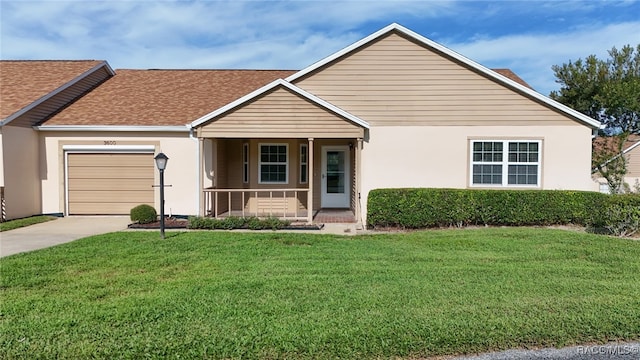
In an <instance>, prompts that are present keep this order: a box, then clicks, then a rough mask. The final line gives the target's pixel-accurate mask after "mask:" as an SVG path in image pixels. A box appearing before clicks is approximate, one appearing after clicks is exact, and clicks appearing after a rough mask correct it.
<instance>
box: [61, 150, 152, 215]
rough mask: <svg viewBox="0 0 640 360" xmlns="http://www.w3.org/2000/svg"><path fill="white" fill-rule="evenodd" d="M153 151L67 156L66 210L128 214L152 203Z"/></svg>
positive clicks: (73, 212)
mask: <svg viewBox="0 0 640 360" xmlns="http://www.w3.org/2000/svg"><path fill="white" fill-rule="evenodd" d="M154 174H155V165H154V161H153V154H152V153H147V154H139V153H138V154H126V153H117V154H105V153H100V154H80V153H70V154H68V156H67V179H68V183H67V197H68V199H67V201H68V206H69V209H68V212H69V214H72V215H73V214H77V215H90V214H95V215H100V214H129V212H130V210H131V208H133V207H135V206H137V205H140V204H149V205H151V206H153V204H154V194H155V190H154V188H153V187H152V186H153V185H154Z"/></svg>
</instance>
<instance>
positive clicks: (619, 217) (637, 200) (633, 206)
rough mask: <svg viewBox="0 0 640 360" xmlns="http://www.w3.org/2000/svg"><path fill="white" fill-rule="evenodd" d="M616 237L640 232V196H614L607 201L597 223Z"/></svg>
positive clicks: (596, 224)
mask: <svg viewBox="0 0 640 360" xmlns="http://www.w3.org/2000/svg"><path fill="white" fill-rule="evenodd" d="M594 226H597V227H604V228H605V229H607V231H608V232H609V233H610V234H612V235H616V236H631V235H634V234H636V233H639V232H640V194H621V195H614V196H611V197H610V198H609V199H607V203H606V207H605V208H604V211H602V212H601V217H600V218H599V219H598V223H595V224H594Z"/></svg>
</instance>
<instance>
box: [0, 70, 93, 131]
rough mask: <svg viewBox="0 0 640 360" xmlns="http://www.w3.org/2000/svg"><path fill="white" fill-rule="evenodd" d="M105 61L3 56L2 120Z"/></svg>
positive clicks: (1, 78)
mask: <svg viewBox="0 0 640 360" xmlns="http://www.w3.org/2000/svg"><path fill="white" fill-rule="evenodd" d="M100 63H102V61H96V60H81V61H68V60H64V61H57V60H44V61H42V60H1V61H0V120H1V119H6V118H7V117H9V116H11V115H12V114H14V113H16V112H18V111H20V110H21V109H23V108H24V107H26V106H28V105H29V104H31V103H33V102H34V101H36V100H38V99H40V98H41V97H43V96H45V95H47V94H49V93H50V92H52V91H54V90H56V89H58V88H59V87H61V86H63V85H64V84H66V83H68V82H69V81H71V80H73V79H75V78H76V77H78V76H79V75H81V74H82V73H84V72H86V71H88V70H90V69H91V68H93V67H95V66H96V65H98V64H100Z"/></svg>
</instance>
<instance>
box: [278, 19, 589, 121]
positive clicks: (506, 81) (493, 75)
mask: <svg viewBox="0 0 640 360" xmlns="http://www.w3.org/2000/svg"><path fill="white" fill-rule="evenodd" d="M393 30H396V31H399V32H400V33H402V34H404V35H406V36H408V37H410V38H412V39H414V40H416V41H418V42H420V43H422V44H423V45H425V46H427V47H431V48H433V49H435V50H437V51H439V52H441V53H444V54H446V55H448V56H450V57H452V58H454V59H456V60H458V61H460V62H462V63H463V64H466V65H468V66H470V67H471V68H473V69H475V70H477V71H478V72H480V73H482V74H483V75H485V76H487V77H489V78H492V79H494V80H497V81H498V82H500V83H503V84H505V85H508V86H510V87H512V88H516V89H517V90H518V91H521V92H523V93H525V94H527V95H528V96H530V97H532V98H534V99H536V100H538V101H541V102H543V103H545V104H547V105H549V106H551V107H553V108H555V109H557V110H559V111H561V112H563V113H565V114H567V115H569V116H570V117H572V118H574V119H576V120H578V121H579V122H581V123H583V124H584V125H587V126H589V127H591V128H594V129H597V128H599V127H600V122H599V121H597V120H595V119H592V118H590V117H588V116H586V115H584V114H582V113H580V112H578V111H576V110H574V109H572V108H570V107H568V106H566V105H563V104H561V103H559V102H557V101H555V100H553V99H550V98H548V97H546V96H544V95H542V94H540V93H538V92H536V91H535V90H532V89H529V88H528V87H526V86H524V85H521V84H518V83H517V82H515V81H513V80H511V79H509V78H508V77H506V76H503V75H500V74H498V73H497V72H495V71H493V70H491V69H489V68H487V67H485V66H483V65H481V64H479V63H477V62H475V61H473V60H471V59H469V58H467V57H466V56H464V55H461V54H459V53H457V52H455V51H453V50H451V49H449V48H447V47H445V46H443V45H441V44H438V43H437V42H435V41H433V40H430V39H428V38H426V37H424V36H422V35H420V34H418V33H416V32H413V31H411V30H409V29H407V28H405V27H404V26H402V25H399V24H397V23H393V24H390V25H388V26H386V27H384V28H383V29H380V30H378V31H376V32H375V33H373V34H371V35H369V36H367V37H365V38H364V39H362V40H360V41H358V42H355V43H353V44H352V45H350V46H348V47H346V48H344V49H342V50H340V51H338V52H336V53H334V54H333V55H330V56H328V57H326V58H324V59H322V60H320V61H318V62H315V63H313V64H312V65H310V66H308V67H306V68H304V69H302V70H300V71H298V72H297V73H295V74H293V75H291V76H289V77H287V78H285V80H286V81H289V82H292V81H295V80H296V79H299V78H300V77H303V76H305V75H307V74H309V73H311V72H313V71H315V70H316V69H318V68H320V67H322V66H324V65H326V64H328V63H330V62H332V61H334V60H336V59H338V58H340V57H342V56H344V55H346V54H348V53H350V52H352V51H355V50H357V49H359V48H361V47H363V46H365V45H366V44H368V43H370V42H372V41H374V40H376V39H378V38H380V37H382V36H384V35H386V34H387V33H389V32H391V31H393Z"/></svg>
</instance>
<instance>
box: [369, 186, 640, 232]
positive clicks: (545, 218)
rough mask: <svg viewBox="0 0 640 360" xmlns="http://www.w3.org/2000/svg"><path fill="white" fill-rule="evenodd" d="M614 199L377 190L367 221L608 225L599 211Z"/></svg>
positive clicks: (412, 225) (552, 193)
mask: <svg viewBox="0 0 640 360" xmlns="http://www.w3.org/2000/svg"><path fill="white" fill-rule="evenodd" d="M614 198H615V196H611V195H607V194H601V193H597V192H587V191H565V190H469V189H423V188H418V189H376V190H373V191H371V192H369V198H368V206H367V223H368V225H369V227H371V228H376V227H383V228H384V227H401V228H408V229H418V228H429V227H448V226H458V227H461V226H467V225H507V226H524V225H560V224H579V225H586V226H592V225H598V224H601V225H604V224H605V223H606V221H604V219H603V218H602V211H599V210H603V209H606V208H607V207H608V202H610V201H613V200H612V199H614ZM635 199H640V197H637V198H635ZM629 201H630V200H629ZM634 201H635V200H634Z"/></svg>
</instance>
